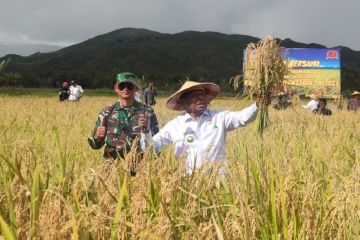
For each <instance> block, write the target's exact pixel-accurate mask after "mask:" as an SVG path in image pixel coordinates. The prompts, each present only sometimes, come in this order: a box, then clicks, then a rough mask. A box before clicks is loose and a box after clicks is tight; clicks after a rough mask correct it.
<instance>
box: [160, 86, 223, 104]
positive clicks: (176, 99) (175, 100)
mask: <svg viewBox="0 0 360 240" xmlns="http://www.w3.org/2000/svg"><path fill="white" fill-rule="evenodd" d="M188 82H190V84H188V86H187V85H186V84H187V83H185V84H184V85H183V86H182V87H181V88H180V90H178V91H177V92H176V93H174V94H172V95H171V96H170V97H169V98H168V99H167V100H166V107H167V108H168V109H170V110H174V111H183V110H185V109H184V107H183V106H182V104H181V103H180V96H181V95H182V94H184V93H186V92H189V91H193V90H197V89H204V90H205V94H206V95H205V98H206V100H207V102H211V101H212V100H213V99H214V98H216V97H217V96H218V95H219V93H220V87H219V86H218V85H216V84H215V83H209V82H206V83H196V82H191V81H188Z"/></svg>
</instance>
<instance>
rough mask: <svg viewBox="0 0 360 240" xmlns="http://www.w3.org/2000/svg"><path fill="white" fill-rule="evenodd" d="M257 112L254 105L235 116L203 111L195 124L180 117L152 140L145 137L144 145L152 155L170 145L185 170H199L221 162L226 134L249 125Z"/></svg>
mask: <svg viewBox="0 0 360 240" xmlns="http://www.w3.org/2000/svg"><path fill="white" fill-rule="evenodd" d="M257 110H258V108H257V106H256V104H253V105H251V106H249V107H247V108H245V109H243V110H242V111H239V112H231V111H226V110H215V111H212V110H209V109H207V110H205V111H204V113H203V114H202V115H201V117H200V119H199V120H198V121H196V120H195V119H193V118H192V117H191V116H190V115H189V114H188V113H183V114H181V115H180V116H177V117H176V118H174V119H173V120H171V121H170V122H169V123H167V124H166V125H165V126H164V127H163V128H162V129H160V131H159V133H158V134H156V135H155V136H153V137H152V139H149V136H147V141H148V144H151V142H152V144H153V146H154V149H155V151H156V152H160V151H161V149H162V148H163V147H165V146H167V145H169V144H173V145H174V150H175V156H176V157H181V156H183V157H185V159H186V164H187V169H193V168H199V167H200V166H201V165H202V164H203V162H204V161H206V160H209V161H221V160H225V159H226V151H225V144H226V134H227V132H228V131H231V130H234V129H236V128H238V127H243V126H245V125H246V124H247V123H249V122H251V121H253V120H254V119H255V117H256V114H257ZM143 139H145V137H144V136H143ZM146 145H147V144H146Z"/></svg>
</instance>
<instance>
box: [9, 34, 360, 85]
mask: <svg viewBox="0 0 360 240" xmlns="http://www.w3.org/2000/svg"><path fill="white" fill-rule="evenodd" d="M258 40H259V39H258V38H255V37H251V36H246V35H237V34H222V33H217V32H196V31H185V32H181V33H176V34H165V33H159V32H155V31H150V30H146V29H134V28H123V29H119V30H116V31H112V32H109V33H106V34H103V35H99V36H96V37H94V38H91V39H89V40H86V41H84V42H82V43H79V44H75V45H72V46H69V47H66V48H63V49H60V50H57V51H55V52H51V53H36V54H33V55H30V56H27V57H22V56H18V55H7V56H6V57H5V58H9V57H10V58H11V61H10V63H9V64H8V66H7V67H6V71H7V72H20V73H22V75H23V76H24V77H23V79H22V82H21V85H23V86H26V87H51V86H52V87H54V86H56V84H57V83H59V82H60V81H62V80H63V79H77V80H78V82H79V83H80V84H81V85H83V86H84V87H85V88H100V87H111V86H112V85H113V83H114V79H115V76H116V74H117V73H118V72H121V71H131V72H135V73H137V74H138V75H140V76H142V75H144V76H145V78H146V80H147V81H154V82H155V84H156V85H157V86H158V87H159V88H163V89H167V90H172V89H175V88H177V87H178V86H179V85H180V84H181V82H182V81H184V79H186V78H187V77H189V78H190V79H193V80H198V81H212V82H215V83H218V84H220V85H221V86H222V87H225V88H228V89H229V84H228V81H229V78H230V77H231V76H234V75H237V74H241V73H242V57H243V56H242V55H243V49H244V48H246V45H247V44H248V43H250V42H257V41H258ZM281 45H282V46H284V47H288V48H322V47H325V46H323V45H320V44H315V43H311V44H304V43H300V42H295V41H293V40H291V39H289V38H287V39H284V40H281ZM339 47H341V49H342V52H341V54H342V80H343V82H342V87H343V90H353V89H360V52H359V51H353V50H351V49H350V48H347V47H342V46H339ZM3 59H4V58H3Z"/></svg>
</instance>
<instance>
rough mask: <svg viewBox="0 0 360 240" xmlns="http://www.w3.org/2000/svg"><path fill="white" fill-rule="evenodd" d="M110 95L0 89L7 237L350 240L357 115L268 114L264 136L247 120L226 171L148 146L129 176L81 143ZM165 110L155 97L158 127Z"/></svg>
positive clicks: (357, 210)
mask: <svg viewBox="0 0 360 240" xmlns="http://www.w3.org/2000/svg"><path fill="white" fill-rule="evenodd" d="M114 100H115V97H114V96H92V97H89V96H84V98H83V99H81V101H80V102H78V103H73V104H70V103H59V102H58V100H57V98H56V96H47V97H41V96H39V95H36V96H31V95H21V96H8V95H0V111H1V113H2V115H1V121H0V134H1V136H2V137H1V138H0V161H1V162H0V229H1V235H2V236H3V237H4V238H5V239H16V238H18V239H28V238H38V239H70V238H74V239H109V238H111V239H359V237H360V198H359V196H360V183H359V177H360V175H359V172H360V164H359V163H360V145H359V142H360V136H359V134H357V131H356V130H357V129H360V121H359V120H360V115H359V113H350V112H347V111H344V110H339V109H336V108H335V107H333V106H330V108H331V109H332V110H333V116H331V117H321V116H315V115H313V114H312V113H310V112H307V111H305V110H303V109H302V108H301V107H299V106H295V110H296V112H295V111H292V110H286V111H278V112H276V111H273V110H272V109H269V115H270V120H271V125H270V126H269V127H268V129H267V130H266V131H264V135H263V139H261V138H259V136H258V135H257V133H256V131H255V130H254V126H248V127H245V128H241V129H238V130H235V131H233V132H230V133H229V134H228V137H227V142H228V144H227V152H228V167H229V169H230V174H229V175H228V176H226V177H219V176H218V174H217V173H216V170H217V169H219V168H220V167H221V164H220V165H214V166H212V167H213V172H212V173H209V174H206V175H204V174H202V172H201V171H199V172H195V173H194V174H193V175H192V176H188V177H185V176H184V175H183V165H182V161H181V160H176V159H175V158H174V157H173V154H172V149H171V148H169V149H166V150H165V151H164V152H163V153H162V154H161V155H160V156H159V157H156V156H153V155H152V154H151V152H148V153H146V154H145V157H144V159H142V161H141V162H140V163H139V165H138V170H137V172H138V174H137V175H136V177H131V176H130V175H129V169H128V166H129V165H128V164H127V163H126V162H103V160H102V151H95V150H92V149H90V147H89V146H88V145H87V142H86V138H87V136H88V135H89V134H90V132H91V131H92V128H93V126H94V122H95V119H96V116H97V114H98V112H99V111H100V110H101V109H102V107H104V106H106V105H108V104H110V103H112V102H113V101H114ZM249 104H250V102H249V101H242V102H240V101H239V100H233V99H225V98H224V99H217V100H215V101H214V102H212V103H211V106H210V107H211V108H212V109H219V108H224V109H230V110H240V109H242V108H243V107H244V106H247V105H249ZM164 106H165V98H158V105H157V106H155V111H156V113H157V115H158V118H159V121H160V125H164V124H165V123H166V122H167V121H169V120H170V119H172V118H173V117H174V116H176V115H177V114H178V113H176V112H172V111H169V110H167V109H166V108H165V107H164ZM261 142H262V144H263V147H262V148H260V147H259V146H260V144H261ZM0 238H1V237H0Z"/></svg>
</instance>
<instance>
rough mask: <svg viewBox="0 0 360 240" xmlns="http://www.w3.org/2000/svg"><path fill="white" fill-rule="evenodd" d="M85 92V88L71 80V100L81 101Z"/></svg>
mask: <svg viewBox="0 0 360 240" xmlns="http://www.w3.org/2000/svg"><path fill="white" fill-rule="evenodd" d="M83 93H84V90H83V89H82V87H81V86H80V85H78V84H77V83H76V82H75V81H71V86H70V87H69V101H79V99H80V98H81V96H82V95H83Z"/></svg>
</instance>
